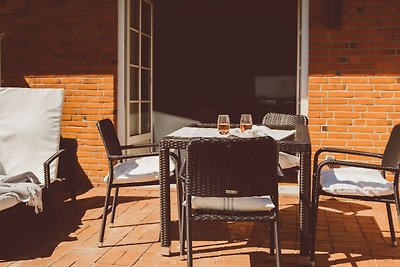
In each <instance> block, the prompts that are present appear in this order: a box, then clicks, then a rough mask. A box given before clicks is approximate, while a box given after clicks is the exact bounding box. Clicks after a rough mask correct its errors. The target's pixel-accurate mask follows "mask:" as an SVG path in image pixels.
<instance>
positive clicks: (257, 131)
mask: <svg viewBox="0 0 400 267" xmlns="http://www.w3.org/2000/svg"><path fill="white" fill-rule="evenodd" d="M295 132H296V130H277V129H270V128H268V127H266V126H258V125H253V127H252V129H251V130H247V131H244V132H241V131H240V129H239V128H233V129H230V130H229V133H228V134H227V135H222V134H220V133H219V132H218V130H217V128H201V127H183V128H181V129H179V130H177V131H175V132H172V133H170V134H169V135H168V136H174V137H186V138H192V137H220V138H224V137H228V136H237V137H243V138H251V137H261V136H271V137H272V138H274V139H275V140H282V139H284V138H286V137H289V136H291V135H292V134H294V133H295Z"/></svg>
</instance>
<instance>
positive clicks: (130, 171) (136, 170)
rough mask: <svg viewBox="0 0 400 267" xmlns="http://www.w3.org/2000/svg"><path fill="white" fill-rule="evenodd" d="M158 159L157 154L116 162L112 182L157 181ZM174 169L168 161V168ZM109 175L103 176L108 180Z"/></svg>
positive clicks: (172, 164)
mask: <svg viewBox="0 0 400 267" xmlns="http://www.w3.org/2000/svg"><path fill="white" fill-rule="evenodd" d="M159 162H160V159H159V157H158V156H150V157H143V158H136V159H130V160H127V161H124V162H122V163H118V164H116V165H115V166H114V181H113V183H114V184H123V183H142V182H152V181H158V180H159V177H160V167H159V166H160V165H159ZM174 169H175V165H174V163H173V161H172V160H171V159H170V161H169V170H170V172H171V173H172V172H173V171H174ZM108 178H109V175H107V176H106V177H104V181H105V182H108Z"/></svg>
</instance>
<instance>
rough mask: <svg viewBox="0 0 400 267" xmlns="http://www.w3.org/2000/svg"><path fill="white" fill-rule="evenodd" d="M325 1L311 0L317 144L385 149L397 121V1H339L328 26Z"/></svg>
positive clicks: (312, 104)
mask: <svg viewBox="0 0 400 267" xmlns="http://www.w3.org/2000/svg"><path fill="white" fill-rule="evenodd" d="M326 3H327V1H322V0H311V10H310V75H309V118H310V131H311V136H312V142H313V145H314V146H313V151H316V150H317V149H318V148H319V147H321V146H333V147H346V148H350V149H357V150H364V151H380V152H383V149H384V146H385V145H386V141H387V139H388V136H389V133H390V131H391V128H392V127H393V126H394V125H395V124H397V123H400V15H399V14H400V1H392V0H359V1H357V0H352V1H342V3H343V9H342V27H341V28H339V29H330V28H329V27H328V23H327V19H326V18H327V17H328V6H327V5H326Z"/></svg>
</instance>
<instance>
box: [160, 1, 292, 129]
mask: <svg viewBox="0 0 400 267" xmlns="http://www.w3.org/2000/svg"><path fill="white" fill-rule="evenodd" d="M154 8H155V9H154V110H155V111H159V112H162V113H168V114H173V115H177V116H181V117H185V118H191V119H195V120H199V121H203V122H213V121H215V120H216V118H217V115H218V114H229V115H230V117H231V122H238V120H239V117H240V114H241V113H251V114H253V120H254V122H255V123H260V122H261V118H262V116H263V115H264V114H265V113H266V112H271V111H274V112H283V113H293V114H294V113H295V112H296V104H295V103H296V101H295V100H296V82H295V81H296V65H297V63H296V62H297V60H296V58H297V1H296V0H218V1H216V0H191V1H189V0H168V1H164V0H158V1H155V5H154Z"/></svg>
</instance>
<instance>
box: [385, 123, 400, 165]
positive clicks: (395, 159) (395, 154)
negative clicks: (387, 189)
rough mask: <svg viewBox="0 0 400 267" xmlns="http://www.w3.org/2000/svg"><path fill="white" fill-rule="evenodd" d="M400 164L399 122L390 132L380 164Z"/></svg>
mask: <svg viewBox="0 0 400 267" xmlns="http://www.w3.org/2000/svg"><path fill="white" fill-rule="evenodd" d="M399 164H400V124H397V125H396V126H394V128H393V130H392V132H391V133H390V137H389V140H388V142H387V145H386V148H385V151H384V152H383V157H382V166H385V167H396V168H397V167H399Z"/></svg>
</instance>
